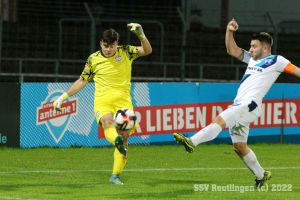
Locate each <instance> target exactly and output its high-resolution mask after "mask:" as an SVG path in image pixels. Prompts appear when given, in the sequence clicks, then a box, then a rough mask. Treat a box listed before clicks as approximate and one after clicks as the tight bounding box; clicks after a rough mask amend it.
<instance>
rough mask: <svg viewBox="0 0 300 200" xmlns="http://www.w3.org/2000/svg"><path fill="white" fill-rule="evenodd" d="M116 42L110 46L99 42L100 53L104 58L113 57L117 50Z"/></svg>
mask: <svg viewBox="0 0 300 200" xmlns="http://www.w3.org/2000/svg"><path fill="white" fill-rule="evenodd" d="M118 44H119V43H118V42H117V41H114V42H113V43H111V44H108V43H107V42H104V41H103V40H102V41H101V42H100V46H101V51H102V54H103V55H104V56H105V57H111V56H113V55H115V53H116V51H117V48H118Z"/></svg>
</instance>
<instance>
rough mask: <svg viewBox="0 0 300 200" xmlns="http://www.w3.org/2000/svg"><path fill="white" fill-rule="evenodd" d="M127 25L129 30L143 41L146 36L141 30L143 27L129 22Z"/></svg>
mask: <svg viewBox="0 0 300 200" xmlns="http://www.w3.org/2000/svg"><path fill="white" fill-rule="evenodd" d="M127 27H128V28H129V30H130V31H131V32H133V33H134V34H136V35H137V36H138V38H139V39H140V40H142V41H143V40H144V39H145V38H146V36H145V34H144V31H143V28H142V26H141V25H140V24H137V23H130V24H127Z"/></svg>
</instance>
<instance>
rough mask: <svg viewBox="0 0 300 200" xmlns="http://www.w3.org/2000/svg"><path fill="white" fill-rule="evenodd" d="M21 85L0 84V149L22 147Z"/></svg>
mask: <svg viewBox="0 0 300 200" xmlns="http://www.w3.org/2000/svg"><path fill="white" fill-rule="evenodd" d="M20 91H21V84H19V83H0V147H4V146H5V147H20V94H21V93H20Z"/></svg>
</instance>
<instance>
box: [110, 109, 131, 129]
mask: <svg viewBox="0 0 300 200" xmlns="http://www.w3.org/2000/svg"><path fill="white" fill-rule="evenodd" d="M135 123H136V116H135V114H134V112H133V110H130V109H128V108H122V109H120V110H118V111H117V112H116V113H115V115H114V125H115V127H116V128H117V129H119V130H121V131H129V130H130V129H132V128H133V127H134V125H135Z"/></svg>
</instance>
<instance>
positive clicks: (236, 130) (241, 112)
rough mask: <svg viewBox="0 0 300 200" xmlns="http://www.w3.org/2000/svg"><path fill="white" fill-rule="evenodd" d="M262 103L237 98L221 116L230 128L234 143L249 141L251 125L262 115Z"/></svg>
mask: <svg viewBox="0 0 300 200" xmlns="http://www.w3.org/2000/svg"><path fill="white" fill-rule="evenodd" d="M261 112H262V111H261V104H257V103H256V102H254V101H252V100H236V101H234V104H233V105H231V106H230V107H228V108H227V109H226V110H224V111H223V112H222V113H221V114H220V116H221V117H222V118H223V119H224V121H225V122H226V128H229V133H230V136H231V140H232V143H237V142H244V143H247V140H248V135H249V125H250V124H251V123H252V122H254V121H255V120H256V119H257V118H259V116H260V115H261Z"/></svg>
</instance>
